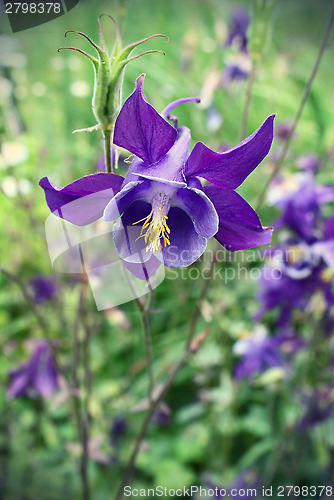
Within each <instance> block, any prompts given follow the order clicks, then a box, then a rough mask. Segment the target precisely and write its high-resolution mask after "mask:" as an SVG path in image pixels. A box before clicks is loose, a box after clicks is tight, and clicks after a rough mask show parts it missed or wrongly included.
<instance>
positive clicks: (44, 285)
mask: <svg viewBox="0 0 334 500" xmlns="http://www.w3.org/2000/svg"><path fill="white" fill-rule="evenodd" d="M29 284H30V286H31V287H32V289H33V293H34V299H35V302H36V304H42V303H43V302H46V301H48V300H52V299H55V298H56V297H57V295H58V293H59V285H58V279H57V277H56V276H42V275H40V276H36V277H35V278H33V279H32V280H30V282H29Z"/></svg>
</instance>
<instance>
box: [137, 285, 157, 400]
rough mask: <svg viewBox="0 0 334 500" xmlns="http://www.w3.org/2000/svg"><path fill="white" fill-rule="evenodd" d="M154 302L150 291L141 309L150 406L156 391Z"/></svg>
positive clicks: (152, 293) (152, 292)
mask: <svg viewBox="0 0 334 500" xmlns="http://www.w3.org/2000/svg"><path fill="white" fill-rule="evenodd" d="M153 300H154V291H153V290H152V289H150V295H149V298H148V301H147V304H145V307H141V313H142V318H143V327H144V336H145V348H146V359H147V370H148V379H149V384H148V399H149V402H150V405H152V403H153V389H154V360H153V348H152V337H151V327H150V315H151V310H152V305H153ZM137 303H138V304H140V302H139V300H137ZM140 305H141V304H140Z"/></svg>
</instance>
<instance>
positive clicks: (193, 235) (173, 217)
mask: <svg viewBox="0 0 334 500" xmlns="http://www.w3.org/2000/svg"><path fill="white" fill-rule="evenodd" d="M168 226H169V229H170V246H168V247H166V248H164V250H163V252H162V258H163V262H164V264H165V266H169V267H187V266H190V264H192V263H193V262H195V261H196V260H197V259H198V258H199V257H200V256H201V255H202V254H203V253H204V251H205V249H206V238H203V237H202V236H200V235H199V234H198V233H197V232H196V230H195V228H194V225H193V222H192V220H191V219H190V217H188V215H187V214H186V213H185V212H184V210H181V209H180V208H177V207H172V208H171V209H170V210H169V212H168Z"/></svg>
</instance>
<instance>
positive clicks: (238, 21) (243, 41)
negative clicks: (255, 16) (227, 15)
mask: <svg viewBox="0 0 334 500" xmlns="http://www.w3.org/2000/svg"><path fill="white" fill-rule="evenodd" d="M249 22H250V18H249V14H248V12H247V10H246V9H244V8H243V7H236V8H235V9H234V10H233V12H232V16H231V23H230V30H229V35H228V38H227V40H226V43H225V45H227V46H231V45H234V44H237V46H238V48H239V49H240V50H241V51H243V52H247V43H248V38H247V29H248V26H249Z"/></svg>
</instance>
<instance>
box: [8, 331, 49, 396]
mask: <svg viewBox="0 0 334 500" xmlns="http://www.w3.org/2000/svg"><path fill="white" fill-rule="evenodd" d="M57 389H58V375H57V371H56V366H55V362H54V359H53V355H52V352H51V349H50V347H49V344H48V343H47V341H46V340H38V341H36V343H35V346H34V350H33V353H32V356H31V358H30V360H29V361H28V362H27V363H24V364H23V365H21V366H20V367H19V368H17V369H16V370H13V371H11V372H10V373H9V386H8V391H7V394H8V396H9V397H10V398H19V397H22V396H25V395H27V394H28V393H29V392H30V391H32V392H34V393H35V394H38V395H40V396H42V397H43V398H47V397H49V396H50V395H51V394H52V393H53V392H54V391H56V390H57Z"/></svg>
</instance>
